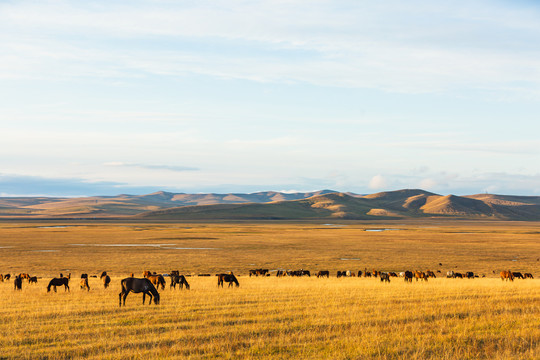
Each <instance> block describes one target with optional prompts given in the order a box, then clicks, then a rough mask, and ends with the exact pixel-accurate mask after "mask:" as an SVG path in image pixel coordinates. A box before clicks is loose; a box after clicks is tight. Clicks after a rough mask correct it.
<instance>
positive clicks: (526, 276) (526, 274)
mask: <svg viewBox="0 0 540 360" xmlns="http://www.w3.org/2000/svg"><path fill="white" fill-rule="evenodd" d="M523 276H524V277H525V279H534V277H533V276H532V274H531V273H525V274H523Z"/></svg>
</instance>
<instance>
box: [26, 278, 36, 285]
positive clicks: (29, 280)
mask: <svg viewBox="0 0 540 360" xmlns="http://www.w3.org/2000/svg"><path fill="white" fill-rule="evenodd" d="M28 283H29V284H32V283H33V284H37V276H32V277H30V279H28Z"/></svg>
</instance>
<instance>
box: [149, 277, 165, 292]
mask: <svg viewBox="0 0 540 360" xmlns="http://www.w3.org/2000/svg"><path fill="white" fill-rule="evenodd" d="M145 278H147V279H148V280H150V281H151V282H152V284H154V285H155V286H156V288H158V289H159V287H160V286H161V290H165V278H164V277H163V275H147V276H145Z"/></svg>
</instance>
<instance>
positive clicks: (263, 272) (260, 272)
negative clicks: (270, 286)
mask: <svg viewBox="0 0 540 360" xmlns="http://www.w3.org/2000/svg"><path fill="white" fill-rule="evenodd" d="M267 273H268V269H253V270H249V276H250V277H251V276H252V275H253V276H259V275H260V276H266V274H267Z"/></svg>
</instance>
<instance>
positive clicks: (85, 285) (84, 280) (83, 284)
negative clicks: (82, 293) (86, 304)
mask: <svg viewBox="0 0 540 360" xmlns="http://www.w3.org/2000/svg"><path fill="white" fill-rule="evenodd" d="M80 285H81V290H83V289H86V290H88V291H90V285H88V278H82V279H81V283H80Z"/></svg>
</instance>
